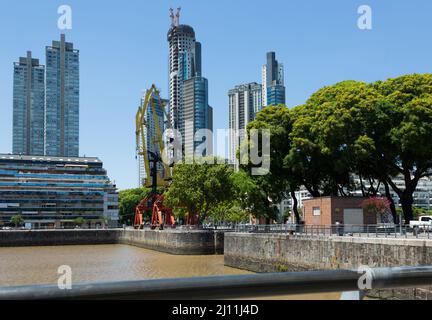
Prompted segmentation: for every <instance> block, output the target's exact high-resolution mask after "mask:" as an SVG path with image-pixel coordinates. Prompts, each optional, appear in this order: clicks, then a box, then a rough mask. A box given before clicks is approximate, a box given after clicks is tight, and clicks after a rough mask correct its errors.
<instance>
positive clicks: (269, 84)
mask: <svg viewBox="0 0 432 320" xmlns="http://www.w3.org/2000/svg"><path fill="white" fill-rule="evenodd" d="M262 103H263V106H270V105H278V104H285V86H284V67H283V64H282V63H279V62H278V61H277V60H276V54H275V53H274V52H268V53H267V63H266V64H265V65H264V66H263V67H262Z"/></svg>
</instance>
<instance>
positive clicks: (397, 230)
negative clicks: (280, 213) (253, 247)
mask: <svg viewBox="0 0 432 320" xmlns="http://www.w3.org/2000/svg"><path fill="white" fill-rule="evenodd" d="M233 231H235V232H240V233H289V234H293V235H299V236H302V235H303V236H317V237H330V236H345V237H346V236H349V237H366V238H372V237H375V238H405V239H432V230H431V228H428V227H424V228H422V227H420V228H419V227H417V228H413V227H411V226H409V225H393V224H391V225H390V224H375V225H342V224H339V225H329V226H320V225H295V224H271V225H237V226H235V228H234V230H233Z"/></svg>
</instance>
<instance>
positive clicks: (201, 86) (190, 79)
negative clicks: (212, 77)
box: [168, 13, 213, 155]
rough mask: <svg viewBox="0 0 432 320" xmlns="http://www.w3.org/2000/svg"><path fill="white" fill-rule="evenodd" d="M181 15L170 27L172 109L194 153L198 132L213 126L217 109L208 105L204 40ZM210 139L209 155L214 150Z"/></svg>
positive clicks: (175, 123)
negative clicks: (203, 57)
mask: <svg viewBox="0 0 432 320" xmlns="http://www.w3.org/2000/svg"><path fill="white" fill-rule="evenodd" d="M172 18H173V16H172ZM178 18H179V13H178V16H177V19H173V21H172V24H171V28H170V29H169V31H168V42H169V50H170V53H169V81H170V88H169V90H170V103H169V106H170V110H169V113H170V121H171V125H172V128H173V129H177V130H178V131H179V132H180V133H181V135H182V138H183V142H184V144H183V146H184V151H185V153H186V154H188V155H191V154H194V151H195V146H197V145H200V144H201V143H202V142H198V143H194V135H195V133H196V132H197V131H198V130H200V129H212V128H213V123H212V121H213V114H212V110H213V109H212V108H211V107H210V106H209V105H208V82H207V79H206V78H204V77H202V72H201V44H200V43H199V42H197V41H196V39H195V31H194V29H193V28H192V27H190V26H188V25H182V24H179V20H178ZM209 140H211V139H209ZM210 142H211V141H208V144H207V148H206V153H205V155H209V154H211V153H212V150H211V149H212V146H211V144H210ZM192 146H194V147H193V149H192Z"/></svg>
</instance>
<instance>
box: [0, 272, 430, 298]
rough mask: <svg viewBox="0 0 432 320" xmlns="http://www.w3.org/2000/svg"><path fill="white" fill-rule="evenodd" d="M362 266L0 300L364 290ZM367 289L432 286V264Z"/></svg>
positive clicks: (379, 277)
mask: <svg viewBox="0 0 432 320" xmlns="http://www.w3.org/2000/svg"><path fill="white" fill-rule="evenodd" d="M362 276H363V273H360V272H358V271H357V270H324V271H307V272H286V273H267V274H251V275H230V276H214V277H196V278H174V279H154V280H143V281H119V282H103V283H80V284H74V285H73V286H72V288H71V289H69V290H67V289H60V288H59V287H58V286H56V285H38V286H20V287H0V300H41V299H131V298H132V299H160V300H171V299H175V300H177V299H181V300H185V299H194V300H205V299H228V298H251V297H255V298H258V297H263V296H278V295H293V294H307V293H323V292H347V291H360V290H359V279H360V277H362ZM368 276H369V277H370V287H368V289H397V288H413V287H428V286H432V266H424V267H398V268H375V269H370V273H369V274H368Z"/></svg>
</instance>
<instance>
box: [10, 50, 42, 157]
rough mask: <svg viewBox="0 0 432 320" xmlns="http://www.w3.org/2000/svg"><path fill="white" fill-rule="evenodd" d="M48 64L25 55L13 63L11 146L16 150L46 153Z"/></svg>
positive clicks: (28, 153)
mask: <svg viewBox="0 0 432 320" xmlns="http://www.w3.org/2000/svg"><path fill="white" fill-rule="evenodd" d="M44 110H45V67H44V66H42V65H40V64H39V60H38V59H33V58H32V53H31V51H29V52H27V56H26V57H21V58H19V62H15V63H14V76H13V132H12V139H13V141H12V150H13V153H15V154H23V155H43V154H44Z"/></svg>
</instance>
